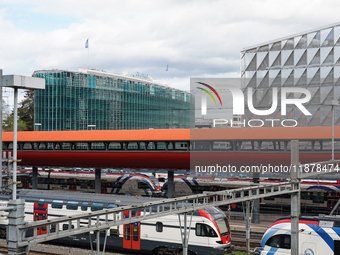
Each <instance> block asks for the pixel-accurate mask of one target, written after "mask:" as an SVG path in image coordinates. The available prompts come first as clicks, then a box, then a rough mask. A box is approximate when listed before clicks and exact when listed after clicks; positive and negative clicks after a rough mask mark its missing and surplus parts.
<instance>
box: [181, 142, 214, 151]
mask: <svg viewBox="0 0 340 255" xmlns="http://www.w3.org/2000/svg"><path fill="white" fill-rule="evenodd" d="M187 148H188V143H186V142H175V150H187ZM209 148H210V145H209Z"/></svg>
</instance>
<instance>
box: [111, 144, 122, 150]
mask: <svg viewBox="0 0 340 255" xmlns="http://www.w3.org/2000/svg"><path fill="white" fill-rule="evenodd" d="M108 149H109V150H121V149H122V145H121V143H109V145H108Z"/></svg>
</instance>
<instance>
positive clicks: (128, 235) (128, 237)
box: [124, 224, 130, 241]
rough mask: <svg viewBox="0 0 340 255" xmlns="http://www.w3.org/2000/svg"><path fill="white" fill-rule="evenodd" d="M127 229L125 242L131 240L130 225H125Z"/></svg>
mask: <svg viewBox="0 0 340 255" xmlns="http://www.w3.org/2000/svg"><path fill="white" fill-rule="evenodd" d="M124 228H125V233H124V234H125V240H127V241H128V240H130V224H125V225H124Z"/></svg>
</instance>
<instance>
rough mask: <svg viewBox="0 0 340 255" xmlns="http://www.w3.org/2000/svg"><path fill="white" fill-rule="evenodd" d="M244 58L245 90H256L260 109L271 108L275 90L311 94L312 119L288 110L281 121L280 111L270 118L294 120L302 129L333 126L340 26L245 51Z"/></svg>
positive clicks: (338, 93)
mask: <svg viewBox="0 0 340 255" xmlns="http://www.w3.org/2000/svg"><path fill="white" fill-rule="evenodd" d="M241 56H242V58H241V62H242V63H241V78H242V80H243V82H242V87H243V89H246V88H247V87H252V88H255V89H256V97H255V98H254V100H253V101H254V102H253V103H254V107H255V108H256V109H261V107H262V108H268V106H270V105H268V104H267V105H266V102H268V100H269V99H268V98H269V95H271V90H272V88H273V87H277V88H279V91H280V87H302V88H307V89H308V90H309V91H311V94H312V98H311V100H310V102H309V104H310V106H309V105H307V106H306V107H307V109H308V110H309V111H310V112H311V113H312V116H305V115H303V113H302V112H301V111H300V110H299V109H291V110H289V111H288V109H287V115H286V116H282V117H281V114H280V112H281V109H279V108H278V109H277V110H276V111H275V112H274V113H273V114H271V116H269V117H271V118H277V117H279V118H282V119H283V118H287V117H288V116H293V118H294V119H296V120H297V121H298V125H301V126H305V125H313V126H315V125H326V126H327V125H330V124H331V121H330V116H331V115H332V112H331V108H330V106H329V104H330V102H331V101H332V100H333V99H335V100H340V23H338V24H333V25H330V26H325V27H323V28H320V29H315V30H311V31H308V32H304V33H300V34H296V35H293V36H287V37H285V38H282V39H279V40H272V41H270V42H268V43H263V44H261V45H257V46H253V47H249V48H245V49H244V50H243V51H242V52H241ZM289 96H290V97H292V98H299V97H300V96H301V95H294V94H292V95H289ZM338 108H339V109H338ZM246 111H247V110H246ZM245 116H250V115H249V114H248V115H247V114H245ZM335 123H337V125H340V107H335Z"/></svg>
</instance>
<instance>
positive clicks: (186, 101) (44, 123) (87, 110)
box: [33, 69, 194, 131]
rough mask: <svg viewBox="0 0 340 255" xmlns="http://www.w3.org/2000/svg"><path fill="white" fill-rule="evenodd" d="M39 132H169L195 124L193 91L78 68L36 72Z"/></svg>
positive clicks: (148, 79)
mask: <svg viewBox="0 0 340 255" xmlns="http://www.w3.org/2000/svg"><path fill="white" fill-rule="evenodd" d="M33 76H34V77H40V78H45V80H46V89H45V90H42V91H36V92H35V96H34V100H35V106H34V122H35V127H36V128H35V130H39V131H41V130H42V131H56V130H92V129H96V130H121V129H149V128H155V129H156V128H157V129H163V128H165V129H167V128H189V127H190V125H192V126H194V118H191V117H190V108H191V105H192V104H194V97H193V96H191V95H190V94H189V93H187V92H185V91H181V90H177V89H173V88H171V87H168V86H165V85H163V84H160V83H157V82H154V81H153V80H152V79H151V78H150V77H145V78H141V77H140V76H139V77H132V76H128V75H118V74H111V73H107V72H104V71H98V70H92V69H91V70H89V69H79V71H78V72H73V71H66V70H55V69H53V70H41V71H35V72H34V74H33Z"/></svg>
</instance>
